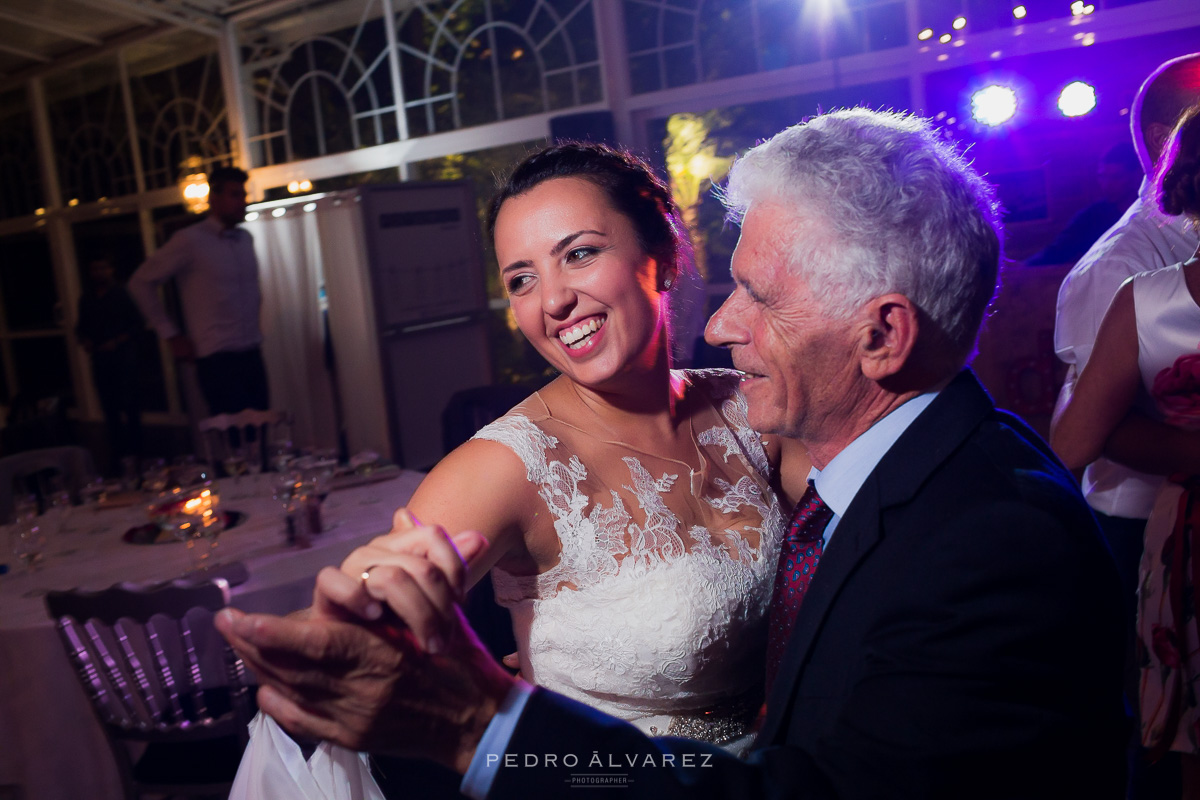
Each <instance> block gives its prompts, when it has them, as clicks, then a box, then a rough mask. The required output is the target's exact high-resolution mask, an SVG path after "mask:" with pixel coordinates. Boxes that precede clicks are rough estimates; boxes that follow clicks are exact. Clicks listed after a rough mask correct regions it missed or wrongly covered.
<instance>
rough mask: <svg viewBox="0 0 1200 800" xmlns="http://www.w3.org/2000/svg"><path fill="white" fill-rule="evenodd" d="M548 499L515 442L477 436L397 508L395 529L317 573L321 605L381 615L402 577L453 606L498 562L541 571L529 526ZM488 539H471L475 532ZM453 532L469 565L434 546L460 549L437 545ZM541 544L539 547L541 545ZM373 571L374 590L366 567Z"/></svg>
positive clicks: (316, 599) (326, 611)
mask: <svg viewBox="0 0 1200 800" xmlns="http://www.w3.org/2000/svg"><path fill="white" fill-rule="evenodd" d="M541 504H542V501H541V499H540V498H539V497H538V496H537V494H536V490H535V488H534V487H533V485H532V484H531V483H529V481H528V480H527V479H526V477H525V467H524V465H523V464H522V463H521V461H520V459H519V458H518V457H517V456H516V454H514V453H513V452H512V451H511V450H509V449H508V448H507V447H505V446H503V445H501V444H497V443H495V442H490V441H485V440H478V439H474V440H471V441H469V442H467V443H466V444H464V445H462V446H461V447H459V448H458V449H456V450H455V451H454V452H452V453H450V455H448V456H446V457H445V458H444V459H442V461H441V462H439V463H438V465H437V466H436V467H434V469H433V470H432V471H431V472H430V473H429V475H427V476H426V477H425V480H424V481H422V482H421V485H420V486H419V487H418V488H417V491H416V492H415V493H414V494H413V496H412V498H411V500H410V501H409V504H408V506H407V508H406V509H400V510H399V511H397V512H396V516H395V518H394V522H393V528H392V530H391V531H390V532H389V533H387V534H385V535H383V536H379V537H377V538H375V539H373V540H372V541H371V542H370V543H369V544H367V545H364V546H363V547H360V548H358V549H356V550H355V551H354V552H352V553H351V554H350V555H349V556H347V558H346V560H345V561H343V562H342V565H341V567H340V569H338V568H333V567H327V568H326V569H324V570H322V571H321V573H320V574H319V575H318V576H317V586H316V590H315V592H314V596H313V608H314V610H315V611H316V612H317V613H320V614H323V615H326V616H350V617H359V618H363V619H368V620H370V619H377V618H378V617H379V616H380V615H381V614H382V610H383V609H382V606H381V605H380V604H379V603H378V602H375V601H378V600H382V599H383V597H382V595H383V594H384V593H385V590H387V589H389V588H390V589H391V590H395V588H396V585H397V584H399V585H401V586H402V588H403V589H405V590H415V589H419V590H420V591H422V592H424V593H426V594H430V595H431V596H437V597H440V598H442V600H443V601H444V602H443V606H445V607H449V605H450V604H451V603H452V601H453V599H454V598H455V597H461V595H462V594H463V593H465V591H466V590H467V589H468V588H469V587H470V586H472V585H474V584H475V583H476V582H477V581H478V580H479V578H481V577H482V576H483V575H484V574H485V573H486V572H487V571H488V570H489V569H491V568H492V566H494V565H495V564H497V563H504V564H505V566H506V567H507V568H509V569H510V570H511V571H513V572H516V573H518V574H529V573H532V572H537V571H539V565H538V563H537V561H535V560H534V558H533V557H531V556H530V555H529V548H528V547H527V546H526V541H525V534H526V532H527V531H529V530H531V529H533V528H534V525H533V522H534V520H535V518H536V516H537V509H538V508H539V506H540V505H541ZM467 531H471V532H476V533H473V534H470V536H473V537H474V538H481V539H485V540H486V545H485V544H483V543H482V542H476V541H470V539H469V538H468V539H463V538H462V537H463V536H467V534H464V533H460V532H467ZM447 532H453V533H454V534H455V535H454V537H453V538H451V541H452V543H454V544H455V545H456V547H457V549H458V550H459V551H460V552H462V551H463V550H464V542H465V543H466V544H467V549H468V550H469V554H467V553H463V555H464V556H466V561H467V564H466V569H464V565H463V563H462V561H461V560H458V559H451V560H450V561H449V562H448V563H440V562H438V561H436V560H434V559H430V558H428V556H429V554H430V553H446V552H452V551H450V550H448V549H447V548H444V547H442V548H438V547H435V546H433V542H434V541H435V540H436V539H440V538H450V537H449V536H448V533H447ZM535 549H536V548H535ZM367 573H369V574H370V589H371V593H370V594H368V592H367V590H366V588H367V587H366V581H364V580H363V578H362V576H363V575H364V574H367Z"/></svg>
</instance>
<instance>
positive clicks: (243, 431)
mask: <svg viewBox="0 0 1200 800" xmlns="http://www.w3.org/2000/svg"><path fill="white" fill-rule="evenodd" d="M288 424H289V420H288V417H287V415H286V414H284V412H282V411H276V410H270V411H259V410H258V409H253V408H248V409H246V410H245V411H239V412H238V413H236V414H217V415H216V416H214V417H206V418H204V419H202V420H200V421H199V422H198V423H197V424H196V427H197V429H198V430H199V431H200V439H201V442H202V443H203V447H204V458H205V460H206V461H208V463H209V464H211V465H213V466H214V467H215V466H216V465H218V464H220V463H222V462H223V461H224V460H225V459H226V458H227V457H228V456H229V455H231V454H232V453H233V451H234V450H236V449H237V448H238V447H239V446H240V445H241V443H242V442H243V441H246V442H256V443H257V444H258V446H259V449H260V458H262V459H263V463H264V465H265V461H266V458H265V456H266V444H267V442H268V441H270V440H271V438H272V433H273V429H275V428H276V427H279V426H284V425H288ZM251 431H253V435H248V434H250V432H251Z"/></svg>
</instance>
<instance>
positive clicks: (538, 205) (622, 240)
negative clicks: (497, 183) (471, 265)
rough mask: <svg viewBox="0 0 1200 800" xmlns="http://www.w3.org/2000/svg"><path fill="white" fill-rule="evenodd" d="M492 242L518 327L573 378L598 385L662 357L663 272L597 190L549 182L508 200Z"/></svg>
mask: <svg viewBox="0 0 1200 800" xmlns="http://www.w3.org/2000/svg"><path fill="white" fill-rule="evenodd" d="M495 245H496V258H497V260H498V262H499V264H500V280H501V282H502V283H503V284H504V287H505V289H506V290H507V292H508V296H509V304H510V305H511V306H512V310H513V315H514V316H515V317H516V320H517V325H518V326H519V327H520V328H521V332H522V333H524V334H525V337H526V338H527V339H529V341H530V342H531V343H532V344H533V346H534V347H535V348H537V350H538V352H539V353H541V354H542V356H543V357H544V358H545V359H546V360H547V361H549V362H550V364H551V365H553V366H554V367H555V368H556V369H558V370H559V371H560V372H562V373H563V374H564V375H566V376H568V377H569V378H570V379H571V380H574V381H575V382H577V383H580V384H582V385H584V386H588V387H594V388H601V387H603V386H604V385H605V384H607V383H608V382H610V381H612V380H613V379H614V378H618V377H621V376H625V375H628V374H630V373H635V372H639V371H642V370H646V369H649V368H651V367H652V366H653V365H654V364H655V363H656V362H657V360H658V359H659V358H660V357H662V356H663V355H664V354H665V351H666V335H667V334H666V316H667V314H666V308H667V304H666V293H665V291H664V289H665V287H664V286H663V280H664V279H665V277H667V276H665V275H664V274H662V272H663V271H662V270H661V269H660V268H659V265H658V263H657V262H656V261H655V260H654V258H653V257H651V256H650V255H649V254H648V253H646V252H645V250H643V249H642V246H641V244H640V243H639V242H638V236H637V232H636V230H635V229H634V226H633V223H632V222H631V221H630V220H629V218H628V217H626V216H625V215H624V214H622V213H621V212H619V211H617V210H616V209H615V208H613V206H612V204H611V203H610V202H609V200H608V197H607V195H606V194H605V192H604V190H603V189H601V188H600V187H599V186H597V185H596V184H594V183H592V182H591V181H588V180H586V179H583V178H575V177H566V178H552V179H550V180H546V181H543V182H542V183H539V184H538V185H537V186H535V187H533V188H532V189H530V190H529V191H527V192H525V193H523V194H519V195H516V196H514V197H510V198H509V199H508V200H506V201H505V202H504V205H502V206H501V207H500V212H499V214H498V215H497V217H496V228H495Z"/></svg>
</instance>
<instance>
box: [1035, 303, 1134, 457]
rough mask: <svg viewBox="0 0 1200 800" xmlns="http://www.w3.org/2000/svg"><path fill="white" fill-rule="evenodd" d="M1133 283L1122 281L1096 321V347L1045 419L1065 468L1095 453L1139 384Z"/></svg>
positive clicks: (1051, 438) (1123, 414) (1099, 450)
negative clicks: (1050, 416) (1067, 392)
mask: <svg viewBox="0 0 1200 800" xmlns="http://www.w3.org/2000/svg"><path fill="white" fill-rule="evenodd" d="M1137 359H1138V340H1137V321H1136V318H1135V316H1134V304H1133V284H1132V282H1129V281H1127V282H1126V283H1125V284H1124V285H1123V286H1122V287H1121V289H1120V290H1119V291H1118V292H1117V296H1116V297H1114V298H1113V301H1112V304H1111V305H1110V306H1109V307H1108V311H1107V312H1106V313H1105V314H1104V321H1103V322H1101V323H1100V331H1099V333H1097V335H1096V346H1095V347H1094V348H1093V349H1092V355H1091V358H1089V359H1088V362H1087V365H1086V366H1085V367H1084V369H1083V372H1082V373H1080V375H1079V380H1078V381H1077V382H1076V383H1075V387H1074V390H1073V391H1072V392H1071V393H1070V395H1069V396H1065V397H1064V399H1063V400H1062V401H1060V403H1059V407H1058V408H1057V409H1056V410H1055V414H1054V420H1053V421H1052V422H1051V423H1050V446H1051V447H1053V448H1054V451H1055V452H1056V453H1058V457H1059V458H1061V459H1062V460H1063V463H1064V464H1066V465H1067V467H1069V468H1070V469H1081V468H1083V467H1086V466H1087V465H1088V464H1090V463H1092V462H1093V461H1095V460H1096V459H1097V458H1099V457H1100V455H1101V453H1102V451H1103V449H1104V443H1105V441H1107V439H1108V437H1109V435H1110V434H1111V433H1112V432H1113V430H1114V429H1116V427H1117V425H1118V424H1119V423H1120V422H1121V420H1122V419H1124V417H1125V415H1126V414H1127V413H1128V412H1129V409H1130V408H1131V407H1132V406H1133V400H1134V397H1135V396H1136V393H1137V387H1138V385H1139V384H1140V383H1141V379H1142V378H1141V373H1140V372H1139V371H1138V362H1137Z"/></svg>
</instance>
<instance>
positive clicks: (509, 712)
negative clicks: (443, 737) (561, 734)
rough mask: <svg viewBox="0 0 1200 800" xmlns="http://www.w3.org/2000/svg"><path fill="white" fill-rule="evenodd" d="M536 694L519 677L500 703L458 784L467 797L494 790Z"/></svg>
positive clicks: (477, 797)
mask: <svg viewBox="0 0 1200 800" xmlns="http://www.w3.org/2000/svg"><path fill="white" fill-rule="evenodd" d="M532 694H533V687H532V686H530V685H529V684H528V683H526V682H525V681H521V680H518V681H517V682H516V683H514V684H513V687H512V689H510V690H509V692H508V696H507V697H505V698H504V702H503V703H501V704H500V710H499V711H497V712H496V716H494V717H492V721H491V722H490V723H488V726H487V729H486V730H484V732H483V738H481V739H480V740H479V746H478V747H477V748H475V757H474V758H472V759H471V765H470V766H469V767H467V774H466V775H464V776H463V779H462V784H461V785H460V786H459V787H458V790H459V791H460V792H462V793H463V794H465V795H466V796H467V797H470V798H473V800H484V798H486V797H487V795H488V792H490V791H491V790H492V783H493V782H495V780H496V773H497V772H498V771H499V770H500V763H501V760H502V759H503V758H504V752H505V751H506V750H507V749H508V743H509V741H510V740H511V739H512V737H513V733H515V732H516V730H517V722H518V721H519V720H520V719H521V714H522V713H524V711H525V704H526V703H528V702H529V697H530V695H532Z"/></svg>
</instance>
